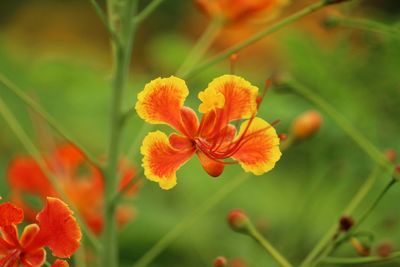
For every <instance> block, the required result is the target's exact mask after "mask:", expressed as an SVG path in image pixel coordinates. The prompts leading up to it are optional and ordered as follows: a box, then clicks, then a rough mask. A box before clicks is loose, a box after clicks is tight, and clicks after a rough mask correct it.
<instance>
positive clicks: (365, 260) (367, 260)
mask: <svg viewBox="0 0 400 267" xmlns="http://www.w3.org/2000/svg"><path fill="white" fill-rule="evenodd" d="M399 258H400V251H397V252H393V253H391V254H390V255H389V256H387V257H379V256H371V257H360V258H359V257H357V258H346V257H343V258H341V257H340V258H339V257H328V258H326V259H324V260H323V261H322V263H324V264H342V265H345V264H346V265H347V264H348V265H357V264H372V263H384V262H389V261H393V260H397V259H399Z"/></svg>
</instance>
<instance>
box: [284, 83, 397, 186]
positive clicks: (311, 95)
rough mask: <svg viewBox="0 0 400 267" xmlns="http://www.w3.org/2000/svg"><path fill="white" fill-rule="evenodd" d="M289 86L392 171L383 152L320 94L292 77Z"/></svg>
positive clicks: (374, 158)
mask: <svg viewBox="0 0 400 267" xmlns="http://www.w3.org/2000/svg"><path fill="white" fill-rule="evenodd" d="M288 85H289V86H290V88H291V89H292V90H293V91H294V92H297V93H298V94H299V95H301V96H303V97H304V98H305V99H307V100H308V101H310V102H311V103H313V104H314V105H315V106H317V107H318V108H319V109H320V110H322V111H324V112H325V113H326V114H327V115H328V116H329V117H331V118H332V120H333V121H334V122H335V123H336V124H337V125H338V126H339V127H340V128H342V130H343V131H344V132H345V133H347V135H349V136H350V137H351V138H352V139H353V141H354V142H355V143H356V144H357V145H358V146H359V147H360V148H361V149H362V150H363V151H364V152H365V153H366V154H367V155H368V156H369V157H370V158H371V159H372V160H373V161H375V163H377V164H378V165H380V166H381V167H382V168H384V169H385V170H386V171H388V172H390V173H391V172H393V170H394V165H393V164H391V163H390V162H388V160H387V159H386V157H385V156H384V155H383V153H381V152H380V150H379V149H378V148H376V147H375V146H374V144H372V143H371V142H370V141H369V140H368V139H367V138H366V137H365V136H364V135H363V134H362V133H361V132H360V131H359V130H358V129H356V128H355V127H354V124H353V123H351V122H349V121H348V120H347V119H346V118H345V117H344V116H343V115H342V114H341V113H340V112H338V111H337V110H336V109H335V108H334V107H333V106H332V105H331V104H329V103H328V102H327V101H325V100H324V99H323V98H322V97H321V96H319V95H318V94H316V93H315V92H313V91H312V90H311V89H309V88H308V87H307V86H305V85H303V84H302V83H300V82H299V81H297V80H295V79H294V78H290V79H289V80H288ZM394 175H395V178H397V179H400V174H399V173H395V174H394Z"/></svg>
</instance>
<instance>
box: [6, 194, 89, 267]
mask: <svg viewBox="0 0 400 267" xmlns="http://www.w3.org/2000/svg"><path fill="white" fill-rule="evenodd" d="M72 214H73V212H72V211H71V210H70V209H69V208H68V206H67V205H66V204H65V203H64V202H62V201H61V200H59V199H57V198H51V197H48V198H47V199H46V206H45V207H44V208H43V209H42V211H40V212H39V213H38V214H37V216H36V220H37V224H29V225H27V226H26V227H25V229H24V230H23V232H22V235H21V237H20V238H19V237H18V229H17V225H18V224H20V223H21V222H22V220H23V217H24V214H23V211H22V209H20V208H18V207H16V206H14V205H13V204H11V203H4V204H0V266H2V267H15V266H20V265H22V266H23V267H39V266H42V265H43V263H44V262H45V261H46V251H45V247H48V248H49V249H50V250H51V251H52V254H53V255H54V256H55V257H58V258H68V257H70V256H72V254H73V253H74V252H75V251H76V249H77V248H78V247H79V246H80V240H81V236H82V234H81V230H80V228H79V226H78V224H77V222H76V220H75V218H74V217H73V216H72ZM60 262H61V261H60ZM54 266H64V267H65V266H68V265H65V264H64V265H54Z"/></svg>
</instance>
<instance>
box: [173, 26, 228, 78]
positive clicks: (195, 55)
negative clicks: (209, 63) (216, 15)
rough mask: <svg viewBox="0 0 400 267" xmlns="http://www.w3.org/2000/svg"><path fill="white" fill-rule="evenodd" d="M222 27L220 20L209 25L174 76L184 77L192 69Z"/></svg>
mask: <svg viewBox="0 0 400 267" xmlns="http://www.w3.org/2000/svg"><path fill="white" fill-rule="evenodd" d="M222 26H223V21H222V20H220V19H214V20H212V21H211V22H210V23H209V25H208V27H207V28H206V30H205V31H204V32H203V34H202V35H201V36H200V38H199V39H198V40H197V42H196V44H195V45H194V46H193V48H192V50H191V51H190V52H189V54H188V56H187V57H186V59H185V60H184V61H183V63H182V65H181V66H180V67H179V68H178V70H177V72H176V76H178V77H180V76H184V73H187V72H189V71H190V69H192V68H193V66H194V65H195V64H196V63H197V62H198V61H199V60H200V58H202V56H203V55H204V54H205V53H206V52H207V50H208V48H209V47H210V46H211V44H212V43H213V41H214V40H215V38H216V37H217V36H218V34H219V32H220V31H221V29H222Z"/></svg>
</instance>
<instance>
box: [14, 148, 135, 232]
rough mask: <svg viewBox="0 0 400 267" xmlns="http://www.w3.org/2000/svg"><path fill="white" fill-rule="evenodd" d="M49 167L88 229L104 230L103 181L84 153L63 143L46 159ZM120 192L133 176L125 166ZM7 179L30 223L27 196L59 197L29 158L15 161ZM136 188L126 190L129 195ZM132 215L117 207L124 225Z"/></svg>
mask: <svg viewBox="0 0 400 267" xmlns="http://www.w3.org/2000/svg"><path fill="white" fill-rule="evenodd" d="M46 162H47V165H48V168H49V169H50V171H51V172H52V173H54V175H55V176H56V178H57V179H58V182H59V183H60V186H61V188H62V189H63V191H64V192H65V193H66V195H67V196H68V199H69V200H70V201H71V202H72V203H73V204H74V206H75V207H76V209H77V210H78V211H79V214H81V215H82V217H83V219H84V220H85V222H86V223H87V224H88V226H89V227H90V228H91V229H92V230H93V231H94V232H95V233H97V234H99V233H100V232H101V229H102V227H103V218H102V213H103V209H104V201H103V193H104V182H103V177H102V175H101V172H100V171H99V170H98V169H97V168H96V167H94V166H93V165H91V164H89V163H88V162H87V161H86V159H85V157H84V155H83V153H82V152H81V151H80V150H79V149H78V148H77V147H76V146H74V145H71V144H64V145H60V146H58V147H57V148H56V150H55V152H54V153H53V154H52V155H48V156H46ZM120 176H121V180H120V189H122V188H123V187H125V186H127V185H128V184H129V183H130V181H131V180H132V179H133V178H134V176H135V169H134V168H132V167H131V166H128V165H127V164H126V163H124V164H123V165H121V168H120ZM8 180H9V183H10V187H11V189H12V195H11V198H12V201H13V202H14V203H16V204H17V205H18V206H20V207H22V208H23V209H24V211H25V214H26V217H27V218H28V219H29V220H33V219H34V216H35V214H36V212H37V209H35V208H34V207H33V206H32V204H31V203H30V202H29V201H26V196H29V195H33V196H39V197H40V198H41V199H42V200H44V199H45V198H46V197H47V196H58V195H57V193H56V191H55V189H54V188H53V186H52V185H51V183H50V182H49V179H48V178H47V177H46V175H45V174H44V173H43V172H42V171H41V169H40V167H39V165H38V164H37V163H36V161H35V160H34V159H33V158H31V157H28V156H19V157H17V158H15V159H14V160H13V161H12V162H11V163H10V166H9V168H8ZM136 189H137V186H133V188H132V189H130V190H129V193H130V194H132V193H133V192H134V191H135V190H136ZM132 216H133V210H132V209H131V208H130V207H127V206H120V207H119V208H118V211H117V219H118V221H119V223H120V224H124V223H125V222H127V221H128V220H129V219H131V217H132Z"/></svg>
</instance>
